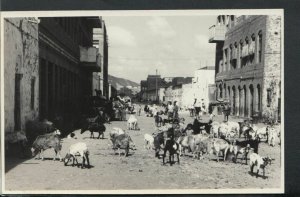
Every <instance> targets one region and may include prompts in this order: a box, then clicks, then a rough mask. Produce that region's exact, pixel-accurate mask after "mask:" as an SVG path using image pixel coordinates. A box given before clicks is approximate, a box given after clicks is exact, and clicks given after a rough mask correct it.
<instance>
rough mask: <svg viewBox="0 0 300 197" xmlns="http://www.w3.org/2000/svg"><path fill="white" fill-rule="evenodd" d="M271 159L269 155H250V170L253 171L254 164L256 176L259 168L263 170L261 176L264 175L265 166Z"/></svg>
mask: <svg viewBox="0 0 300 197" xmlns="http://www.w3.org/2000/svg"><path fill="white" fill-rule="evenodd" d="M271 161H272V159H271V158H270V157H261V156H259V155H258V154H256V153H251V155H250V170H251V173H253V168H254V167H255V166H256V169H257V171H256V178H257V177H258V172H259V169H262V170H263V176H264V177H265V167H266V166H267V165H268V164H271Z"/></svg>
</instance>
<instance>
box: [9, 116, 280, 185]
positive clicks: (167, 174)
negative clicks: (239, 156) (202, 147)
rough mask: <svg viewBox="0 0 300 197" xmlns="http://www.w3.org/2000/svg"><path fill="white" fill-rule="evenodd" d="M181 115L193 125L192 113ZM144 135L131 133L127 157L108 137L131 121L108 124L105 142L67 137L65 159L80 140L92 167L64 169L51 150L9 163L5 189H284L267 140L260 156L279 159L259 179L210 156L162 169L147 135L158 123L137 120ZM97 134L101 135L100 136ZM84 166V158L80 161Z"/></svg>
mask: <svg viewBox="0 0 300 197" xmlns="http://www.w3.org/2000/svg"><path fill="white" fill-rule="evenodd" d="M182 116H184V117H186V119H187V121H188V122H190V121H192V119H191V118H190V117H188V115H187V113H185V114H183V115H182ZM137 118H138V121H139V126H140V128H141V130H140V131H128V132H129V134H130V135H131V137H132V139H133V141H134V143H135V144H136V147H137V150H136V151H130V155H129V156H128V157H126V158H124V157H121V158H120V157H119V156H118V155H117V154H114V151H113V150H112V149H111V147H110V144H111V143H110V141H109V140H108V139H107V137H108V132H109V131H110V130H111V129H112V128H113V127H120V128H123V129H126V122H120V121H114V122H112V124H107V125H106V127H107V131H106V132H105V138H106V139H90V138H89V136H90V133H89V132H88V131H87V132H86V133H84V134H82V135H81V134H80V131H79V130H77V131H75V133H76V136H77V138H78V139H63V148H62V151H61V152H62V156H63V157H64V156H65V154H66V152H67V150H68V148H69V146H70V145H71V144H73V143H75V142H79V141H81V142H85V143H86V144H87V145H88V147H89V149H90V163H91V165H92V168H91V169H80V168H77V167H72V166H64V164H63V162H59V161H52V160H50V158H53V155H54V151H53V150H47V151H46V152H45V156H46V157H47V158H49V159H47V160H44V161H41V160H36V159H33V158H32V159H28V160H20V159H7V160H6V167H7V168H6V169H7V170H6V173H5V188H6V190H13V191H18V190H121V189H122V190H123V189H130V190H135V189H223V188H226V189H230V188H233V189H244V188H245V189H246V188H251V189H260V188H279V187H280V180H281V177H280V146H279V145H278V144H277V145H276V146H275V147H270V146H268V144H266V143H264V142H262V143H261V144H260V146H259V153H260V154H261V155H268V156H271V157H272V158H274V159H275V160H274V161H273V163H272V165H271V166H267V169H266V176H267V177H268V178H267V179H263V178H262V177H259V178H256V177H255V176H251V175H250V173H249V169H250V168H249V165H245V164H241V163H239V161H240V160H239V161H238V163H237V164H234V163H233V162H232V161H225V162H223V161H220V162H219V163H218V162H216V160H215V159H216V156H215V155H211V156H208V157H207V158H205V159H204V160H197V159H193V158H192V157H188V156H185V157H181V158H180V159H181V160H180V164H177V163H176V164H174V165H173V166H170V165H162V159H157V158H155V157H154V151H153V150H145V149H144V141H143V138H144V134H145V133H149V134H151V133H153V132H154V131H155V125H154V119H153V118H150V117H145V116H144V115H142V116H137ZM97 135H98V134H96V136H97ZM79 162H81V159H80V160H79Z"/></svg>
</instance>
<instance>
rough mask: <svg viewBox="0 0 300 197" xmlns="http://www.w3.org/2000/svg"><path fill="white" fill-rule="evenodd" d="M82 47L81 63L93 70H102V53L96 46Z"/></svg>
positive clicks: (80, 47)
mask: <svg viewBox="0 0 300 197" xmlns="http://www.w3.org/2000/svg"><path fill="white" fill-rule="evenodd" d="M79 49H80V65H81V66H82V67H83V68H86V69H88V70H90V71H92V72H101V55H100V53H99V52H98V49H97V48H96V47H82V46H79Z"/></svg>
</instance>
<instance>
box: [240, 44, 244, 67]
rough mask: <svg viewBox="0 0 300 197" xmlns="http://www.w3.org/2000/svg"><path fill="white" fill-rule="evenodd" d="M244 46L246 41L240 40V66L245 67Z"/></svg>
mask: <svg viewBox="0 0 300 197" xmlns="http://www.w3.org/2000/svg"><path fill="white" fill-rule="evenodd" d="M243 46H244V42H243V40H241V41H240V47H239V51H240V53H239V58H240V64H239V67H243V66H242V65H243V64H242V61H243Z"/></svg>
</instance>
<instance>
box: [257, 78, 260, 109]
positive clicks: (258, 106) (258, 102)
mask: <svg viewBox="0 0 300 197" xmlns="http://www.w3.org/2000/svg"><path fill="white" fill-rule="evenodd" d="M257 111H258V112H261V87H260V84H258V85H257Z"/></svg>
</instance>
